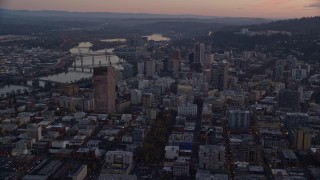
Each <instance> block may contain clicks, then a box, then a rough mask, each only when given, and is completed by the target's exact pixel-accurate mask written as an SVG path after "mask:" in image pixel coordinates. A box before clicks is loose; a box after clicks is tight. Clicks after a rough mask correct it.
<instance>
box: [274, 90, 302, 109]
mask: <svg viewBox="0 0 320 180" xmlns="http://www.w3.org/2000/svg"><path fill="white" fill-rule="evenodd" d="M299 102H300V93H299V91H296V90H290V89H281V90H280V92H279V102H278V106H279V109H282V110H292V111H296V110H298V109H299Z"/></svg>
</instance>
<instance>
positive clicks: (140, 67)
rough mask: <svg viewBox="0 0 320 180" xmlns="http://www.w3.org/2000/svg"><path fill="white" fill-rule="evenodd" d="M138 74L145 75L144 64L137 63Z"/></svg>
mask: <svg viewBox="0 0 320 180" xmlns="http://www.w3.org/2000/svg"><path fill="white" fill-rule="evenodd" d="M137 69H138V74H142V75H143V74H144V62H138V63H137Z"/></svg>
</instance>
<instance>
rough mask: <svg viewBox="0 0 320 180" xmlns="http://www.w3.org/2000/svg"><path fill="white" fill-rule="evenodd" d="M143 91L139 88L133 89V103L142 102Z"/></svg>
mask: <svg viewBox="0 0 320 180" xmlns="http://www.w3.org/2000/svg"><path fill="white" fill-rule="evenodd" d="M141 99H142V92H141V90H139V89H131V104H140V103H141Z"/></svg>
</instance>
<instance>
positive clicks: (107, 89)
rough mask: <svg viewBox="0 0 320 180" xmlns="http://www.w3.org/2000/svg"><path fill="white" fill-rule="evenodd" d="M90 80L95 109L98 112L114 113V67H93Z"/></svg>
mask: <svg viewBox="0 0 320 180" xmlns="http://www.w3.org/2000/svg"><path fill="white" fill-rule="evenodd" d="M92 81H93V94H94V108H95V111H96V112H98V113H114V112H115V111H116V105H115V103H116V100H115V99H116V92H115V88H116V85H115V69H114V67H112V66H107V67H106V66H105V67H96V68H94V70H93V77H92Z"/></svg>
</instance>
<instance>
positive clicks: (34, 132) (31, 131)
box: [27, 124, 42, 141]
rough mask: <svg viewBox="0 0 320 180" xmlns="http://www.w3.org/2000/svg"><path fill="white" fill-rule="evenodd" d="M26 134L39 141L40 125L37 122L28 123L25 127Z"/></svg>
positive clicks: (40, 135)
mask: <svg viewBox="0 0 320 180" xmlns="http://www.w3.org/2000/svg"><path fill="white" fill-rule="evenodd" d="M27 132H28V135H29V136H30V137H31V138H33V139H35V140H36V141H39V140H41V139H42V133H41V132H42V131H41V126H40V125H39V124H29V125H28V127H27Z"/></svg>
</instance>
